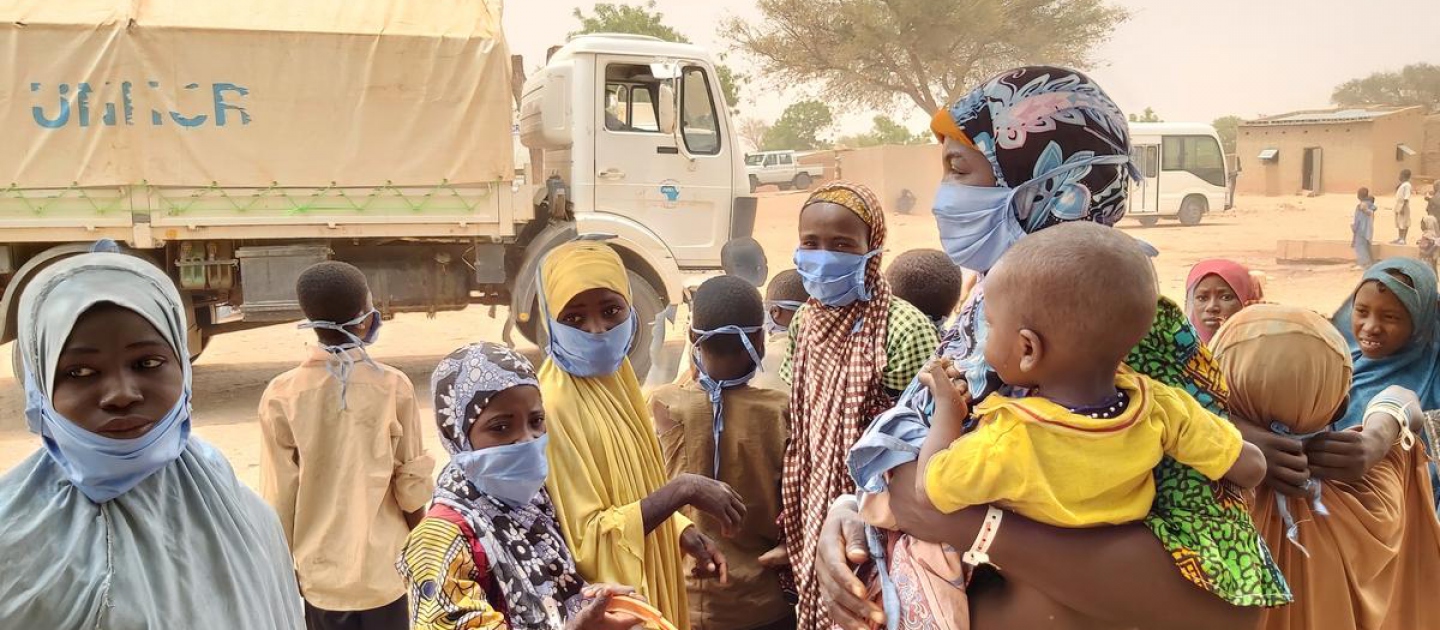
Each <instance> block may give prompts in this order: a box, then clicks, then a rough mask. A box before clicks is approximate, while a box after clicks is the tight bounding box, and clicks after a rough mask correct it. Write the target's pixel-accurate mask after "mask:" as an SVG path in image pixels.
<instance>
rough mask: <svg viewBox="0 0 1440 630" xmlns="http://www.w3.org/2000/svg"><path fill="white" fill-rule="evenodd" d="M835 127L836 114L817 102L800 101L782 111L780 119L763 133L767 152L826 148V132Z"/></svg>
mask: <svg viewBox="0 0 1440 630" xmlns="http://www.w3.org/2000/svg"><path fill="white" fill-rule="evenodd" d="M833 124H835V113H834V112H832V111H830V106H829V105H826V104H824V103H822V102H820V101H800V102H798V103H795V104H794V105H791V106H789V107H786V108H785V112H784V113H782V114H780V120H777V121H775V124H774V125H772V126H771V127H770V131H769V132H768V133H766V134H765V146H764V149H765V150H766V151H780V150H784V149H793V150H796V151H810V150H813V149H818V148H820V147H822V146H825V141H824V140H822V139H821V136H822V135H824V133H825V130H826V129H829V128H830V125H833Z"/></svg>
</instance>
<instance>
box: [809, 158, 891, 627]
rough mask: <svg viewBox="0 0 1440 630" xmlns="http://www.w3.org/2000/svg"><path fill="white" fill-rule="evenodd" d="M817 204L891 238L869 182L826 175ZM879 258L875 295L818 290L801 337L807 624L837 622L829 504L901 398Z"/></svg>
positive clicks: (873, 276) (881, 241)
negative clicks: (851, 455) (826, 556)
mask: <svg viewBox="0 0 1440 630" xmlns="http://www.w3.org/2000/svg"><path fill="white" fill-rule="evenodd" d="M817 203H833V204H836V205H839V206H842V207H845V208H847V209H849V210H850V211H851V212H854V213H855V215H856V216H858V217H860V219H861V220H863V221H865V224H866V225H868V226H870V249H871V250H872V251H873V250H879V249H881V248H883V247H884V246H885V213H884V212H883V211H882V209H881V207H880V202H879V200H878V199H876V197H875V193H873V192H871V191H870V189H869V188H866V187H864V186H861V185H859V184H852V183H848V182H834V183H831V184H827V185H825V186H823V187H821V188H820V189H819V190H816V191H815V192H814V193H813V194H811V195H810V198H809V199H808V200H807V201H806V202H805V207H809V206H811V205H813V204H817ZM801 212H804V211H803V210H802V211H801ZM880 258H881V257H880V256H875V257H874V258H871V259H870V262H869V263H868V266H866V268H865V286H866V287H867V288H868V289H869V290H870V292H871V298H870V300H869V301H856V302H853V303H851V304H849V305H846V306H842V307H838V308H837V307H829V306H825V305H823V304H821V303H820V302H819V301H817V300H814V299H811V300H810V301H809V303H808V304H806V306H805V310H804V311H803V312H804V316H803V322H802V323H801V325H800V328H799V330H798V331H797V337H796V340H795V356H794V358H793V359H792V361H793V368H792V372H791V374H792V376H791V383H792V390H791V391H792V392H793V393H792V396H791V403H790V404H791V413H792V414H793V415H792V417H793V419H794V421H793V422H792V424H791V434H790V443H789V445H788V446H787V447H786V449H785V473H784V478H783V480H782V483H781V495H782V499H783V507H782V513H781V520H782V521H783V523H782V524H783V526H784V533H785V539H786V541H787V544H788V546H789V547H790V553H791V556H790V557H791V561H792V570H793V571H794V576H795V580H796V584H795V586H796V589H797V590H798V592H799V597H800V602H799V627H800V628H807V629H813V628H821V627H828V626H829V621H828V620H827V619H825V613H824V610H823V606H822V602H821V594H820V585H819V582H818V581H817V579H816V575H815V569H814V567H815V554H816V543H817V539H818V537H819V533H820V525H821V524H822V523H823V522H824V520H825V513H826V511H827V510H828V509H829V507H830V503H831V502H832V501H834V500H835V498H836V497H839V496H840V495H842V494H845V493H848V492H852V491H854V489H855V484H854V482H853V481H851V480H850V476H849V473H848V471H847V469H846V467H845V456H846V453H848V452H849V451H850V447H851V446H853V445H854V444H855V441H856V440H858V439H859V438H860V433H861V432H862V431H864V430H865V427H866V426H868V425H869V424H870V420H871V419H872V418H874V417H875V416H876V415H877V414H878V413H879V412H880V411H883V410H884V409H886V408H887V407H889V406H890V405H891V404H893V401H892V400H891V399H890V397H889V395H887V394H886V393H885V389H884V387H883V385H882V383H881V374H882V372H883V370H884V369H885V364H886V353H885V337H886V328H887V325H888V323H887V322H888V320H887V316H888V313H889V312H890V300H891V294H890V285H889V284H888V283H886V281H885V278H884V277H883V276H882V275H881V273H880Z"/></svg>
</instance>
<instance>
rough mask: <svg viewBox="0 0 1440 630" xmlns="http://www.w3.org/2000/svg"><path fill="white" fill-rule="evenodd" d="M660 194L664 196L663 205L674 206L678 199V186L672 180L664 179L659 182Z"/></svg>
mask: <svg viewBox="0 0 1440 630" xmlns="http://www.w3.org/2000/svg"><path fill="white" fill-rule="evenodd" d="M660 195H661V196H663V197H665V207H666V208H674V207H675V205H676V204H677V203H678V202H679V201H680V186H679V184H678V183H677V182H675V181H674V180H666V181H665V182H662V183H661V184H660Z"/></svg>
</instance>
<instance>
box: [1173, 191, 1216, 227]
mask: <svg viewBox="0 0 1440 630" xmlns="http://www.w3.org/2000/svg"><path fill="white" fill-rule="evenodd" d="M1209 205H1210V204H1208V203H1206V201H1205V198H1204V197H1200V196H1198V195H1191V196H1189V197H1186V198H1185V201H1184V202H1183V203H1181V204H1180V223H1181V224H1182V225H1198V224H1199V223H1200V219H1201V218H1202V217H1204V216H1205V211H1206V210H1208V209H1209V208H1208V207H1207V206H1209Z"/></svg>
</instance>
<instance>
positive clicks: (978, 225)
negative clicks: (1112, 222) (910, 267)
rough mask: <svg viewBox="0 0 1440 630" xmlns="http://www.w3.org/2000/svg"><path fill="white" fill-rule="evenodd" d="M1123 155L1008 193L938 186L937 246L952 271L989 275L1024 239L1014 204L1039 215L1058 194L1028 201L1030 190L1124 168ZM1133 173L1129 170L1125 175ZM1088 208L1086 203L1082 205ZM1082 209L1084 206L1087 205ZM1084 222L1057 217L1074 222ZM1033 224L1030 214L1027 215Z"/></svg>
mask: <svg viewBox="0 0 1440 630" xmlns="http://www.w3.org/2000/svg"><path fill="white" fill-rule="evenodd" d="M1129 163H1130V157H1129V156H1127V155H1104V156H1099V157H1093V158H1087V159H1081V160H1075V161H1073V162H1070V163H1068V164H1065V165H1062V166H1060V167H1059V168H1056V169H1052V170H1050V171H1049V172H1046V173H1044V174H1042V175H1040V176H1039V177H1036V178H1034V179H1031V180H1029V181H1027V182H1025V183H1022V184H1020V185H1019V186H1016V187H1014V188H1006V187H1004V186H990V187H984V186H967V185H965V184H957V183H954V182H948V181H947V182H941V184H940V188H939V189H938V190H936V191H935V204H934V207H933V211H934V213H935V224H936V226H937V227H938V228H939V230H940V245H941V247H943V248H944V249H945V253H946V254H949V256H950V260H952V261H954V262H955V264H956V265H959V266H961V267H964V268H966V269H970V270H972V271H978V272H981V273H984V272H987V271H990V269H991V268H992V267H994V266H995V263H996V262H999V260H1000V257H1001V256H1003V255H1004V254H1005V252H1007V251H1009V250H1010V246H1012V245H1014V244H1015V242H1016V241H1019V240H1020V239H1021V238H1022V237H1024V236H1025V234H1026V231H1025V228H1024V227H1022V226H1021V225H1020V221H1019V219H1017V218H1016V213H1015V208H1016V205H1017V202H1016V200H1017V199H1024V200H1025V202H1026V203H1029V204H1030V206H1029V207H1030V208H1033V209H1041V210H1043V209H1045V208H1047V207H1049V206H1050V204H1051V201H1052V200H1053V199H1055V198H1056V197H1058V196H1059V194H1061V191H1060V190H1058V189H1057V190H1052V191H1045V192H1043V193H1040V197H1039V198H1038V199H1033V200H1032V199H1030V196H1031V194H1032V193H1031V192H1030V191H1031V190H1032V189H1034V188H1037V187H1039V186H1041V185H1043V184H1044V183H1045V182H1047V181H1050V180H1051V179H1054V178H1055V177H1056V176H1059V175H1063V174H1065V173H1068V172H1070V171H1073V170H1078V169H1083V168H1089V167H1091V166H1102V165H1109V164H1121V165H1129ZM1131 170H1132V171H1133V167H1132V169H1131ZM1087 203H1088V200H1087ZM1087 207H1088V205H1087ZM1082 216H1084V213H1083V212H1082V213H1080V214H1079V215H1077V216H1066V217H1061V218H1062V219H1065V220H1074V219H1078V218H1081V217H1082ZM1032 218H1033V213H1032Z"/></svg>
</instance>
